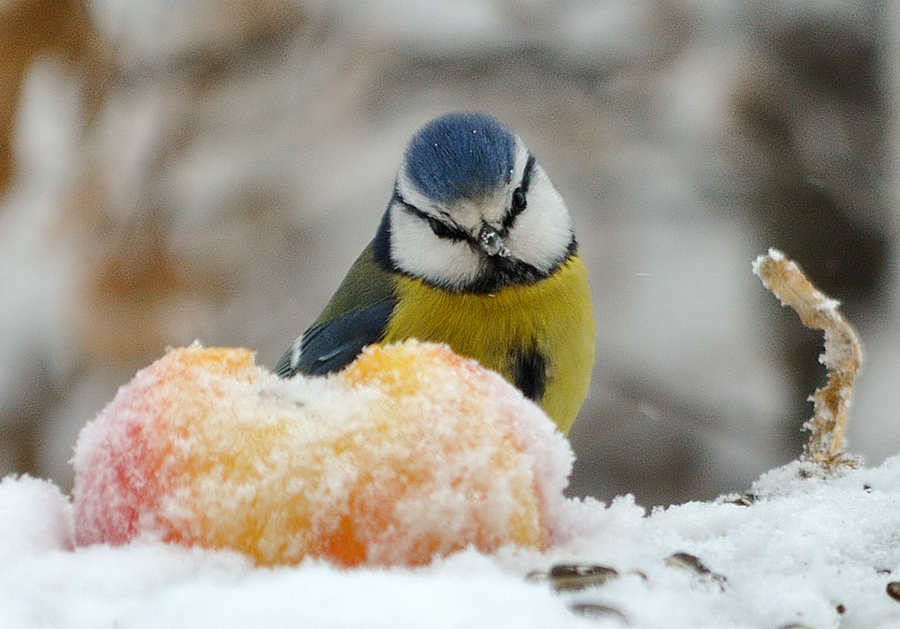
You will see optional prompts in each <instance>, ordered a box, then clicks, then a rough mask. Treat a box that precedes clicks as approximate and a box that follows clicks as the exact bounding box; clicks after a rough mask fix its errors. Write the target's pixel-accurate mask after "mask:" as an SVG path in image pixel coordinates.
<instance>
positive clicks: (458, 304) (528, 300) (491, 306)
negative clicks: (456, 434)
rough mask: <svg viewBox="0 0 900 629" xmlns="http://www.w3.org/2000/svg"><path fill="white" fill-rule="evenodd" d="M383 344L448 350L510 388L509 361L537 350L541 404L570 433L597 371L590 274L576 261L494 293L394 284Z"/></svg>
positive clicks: (405, 282) (404, 281)
mask: <svg viewBox="0 0 900 629" xmlns="http://www.w3.org/2000/svg"><path fill="white" fill-rule="evenodd" d="M396 290H397V297H398V302H397V306H396V308H395V309H394V312H393V314H392V315H391V319H390V321H389V322H388V327H387V332H386V335H385V338H384V340H383V342H384V343H390V342H394V341H401V340H404V339H407V338H417V339H419V340H422V341H431V342H437V343H447V344H448V345H450V347H451V348H452V349H453V351H455V352H456V353H457V354H461V355H463V356H468V357H470V358H474V359H476V360H477V361H478V362H480V363H481V364H482V365H484V366H485V367H488V368H490V369H493V370H494V371H497V372H499V373H500V374H502V375H503V376H504V377H505V378H506V379H507V380H509V381H510V382H514V380H515V378H514V374H513V364H512V360H513V358H512V357H513V356H514V355H516V353H517V352H519V353H521V352H523V351H524V352H531V351H536V352H537V353H539V354H540V356H541V357H542V358H543V360H544V361H545V363H544V364H545V365H546V383H545V387H544V390H543V395H542V396H541V397H540V399H539V400H538V402H539V403H540V404H541V406H542V407H543V409H544V411H545V412H546V413H547V414H548V415H549V416H550V418H551V419H553V421H554V422H556V424H557V426H558V427H559V429H560V430H561V431H562V432H563V433H567V432H568V430H569V428H570V427H571V425H572V423H573V422H574V421H575V417H576V415H577V414H578V411H579V409H580V408H581V404H582V402H583V401H584V398H585V395H587V390H588V385H589V383H590V377H591V370H592V368H593V364H594V316H593V309H592V306H591V294H590V287H589V284H588V276H587V269H586V268H585V266H584V263H583V262H582V261H581V259H580V258H579V257H578V256H577V255H573V256H571V257H570V258H569V259H568V260H567V261H566V262H565V263H564V264H563V265H562V266H561V267H560V268H559V269H558V270H557V271H556V272H554V273H553V274H552V275H550V276H549V277H547V278H546V279H543V280H540V281H538V282H535V283H532V284H525V285H522V286H510V287H507V288H503V289H501V290H499V291H497V292H496V293H493V294H472V293H455V292H450V291H446V290H442V289H439V288H435V287H433V286H430V285H428V284H426V283H424V282H422V281H421V280H417V279H412V278H408V277H401V278H399V279H398V285H397V289H396Z"/></svg>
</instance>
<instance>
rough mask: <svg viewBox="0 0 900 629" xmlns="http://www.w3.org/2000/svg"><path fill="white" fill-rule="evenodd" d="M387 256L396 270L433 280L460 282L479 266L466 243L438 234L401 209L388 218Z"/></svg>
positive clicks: (437, 281) (470, 279)
mask: <svg viewBox="0 0 900 629" xmlns="http://www.w3.org/2000/svg"><path fill="white" fill-rule="evenodd" d="M391 257H392V258H393V260H394V263H395V264H396V265H397V266H398V267H399V268H400V270H402V271H404V272H405V273H408V274H410V275H412V276H413V277H419V278H422V279H425V280H428V281H431V282H433V283H436V284H450V285H462V284H465V283H467V282H470V281H472V280H474V279H475V278H476V277H477V276H478V272H479V270H480V263H479V257H478V255H477V254H476V253H475V252H474V251H472V248H471V247H470V246H469V245H468V244H467V243H465V242H458V241H451V240H447V239H445V238H438V237H437V236H436V235H435V234H434V232H432V231H431V228H430V227H428V225H427V224H426V223H425V222H424V221H423V220H421V219H420V218H418V217H415V216H411V215H409V214H407V213H405V212H402V211H397V212H394V214H393V216H392V219H391Z"/></svg>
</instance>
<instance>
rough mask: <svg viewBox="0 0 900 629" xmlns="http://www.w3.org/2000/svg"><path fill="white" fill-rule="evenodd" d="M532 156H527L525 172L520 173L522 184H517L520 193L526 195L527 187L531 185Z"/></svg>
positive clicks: (533, 160)
mask: <svg viewBox="0 0 900 629" xmlns="http://www.w3.org/2000/svg"><path fill="white" fill-rule="evenodd" d="M534 162H535V159H534V155H532V154H531V153H529V154H528V161H527V162H525V171H524V172H523V173H522V183H520V184H519V188H521V189H522V192H524V193H525V194H528V186H530V185H531V174H532V173H533V172H534Z"/></svg>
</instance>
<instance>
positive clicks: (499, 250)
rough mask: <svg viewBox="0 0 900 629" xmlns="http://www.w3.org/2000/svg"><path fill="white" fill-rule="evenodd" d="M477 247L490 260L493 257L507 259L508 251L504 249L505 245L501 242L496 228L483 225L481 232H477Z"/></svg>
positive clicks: (501, 238) (501, 239)
mask: <svg viewBox="0 0 900 629" xmlns="http://www.w3.org/2000/svg"><path fill="white" fill-rule="evenodd" d="M478 245H479V246H480V247H481V249H482V250H483V251H484V252H485V253H486V254H488V255H489V256H491V257H492V258H493V257H494V256H500V257H501V258H508V257H509V249H507V248H506V243H504V242H503V236H501V235H500V232H499V231H497V229H496V228H494V227H492V226H491V225H488V224H487V223H483V224H482V226H481V231H480V232H478Z"/></svg>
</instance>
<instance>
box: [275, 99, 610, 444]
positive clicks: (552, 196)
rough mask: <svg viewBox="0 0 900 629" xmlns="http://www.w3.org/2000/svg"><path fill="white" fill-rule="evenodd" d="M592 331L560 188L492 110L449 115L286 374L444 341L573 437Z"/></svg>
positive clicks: (410, 164)
mask: <svg viewBox="0 0 900 629" xmlns="http://www.w3.org/2000/svg"><path fill="white" fill-rule="evenodd" d="M594 336H595V333H594V317H593V310H592V306H591V293H590V286H589V284H588V274H587V269H586V267H585V265H584V263H583V262H582V260H581V258H580V257H579V256H578V251H577V246H576V242H575V236H574V233H573V231H572V222H571V219H570V217H569V213H568V210H567V209H566V206H565V203H564V202H563V200H562V197H560V195H559V193H558V192H557V191H556V189H555V188H554V187H553V184H551V183H550V179H549V178H548V177H547V174H546V173H545V172H544V169H543V168H541V166H540V165H539V164H538V163H537V161H536V160H535V158H534V155H532V154H531V152H530V151H529V150H528V148H527V147H526V146H525V144H524V143H523V142H522V140H521V138H519V136H517V135H516V134H514V133H512V132H511V131H509V130H508V129H507V128H506V127H504V126H503V125H501V124H500V123H499V122H497V121H496V120H494V119H493V118H491V117H489V116H486V115H484V114H480V113H451V114H447V115H444V116H441V117H439V118H437V119H435V120H433V121H431V122H429V123H428V124H426V125H425V126H424V127H422V128H421V129H420V130H419V131H418V132H417V133H416V134H415V135H414V136H413V138H412V140H411V141H410V143H409V146H408V147H407V149H406V153H405V155H404V159H403V162H402V164H401V165H400V168H399V170H398V172H397V177H396V180H395V183H394V192H393V195H392V196H391V199H390V202H389V203H388V207H387V211H386V212H385V213H384V216H383V218H382V220H381V224H380V226H379V228H378V232H377V233H376V235H375V238H374V239H373V240H372V242H371V243H370V244H369V245H368V246H367V247H366V248H365V250H364V251H363V252H362V254H360V256H359V258H358V259H357V260H356V262H354V263H353V266H351V267H350V270H349V272H348V273H347V276H346V278H344V281H343V283H342V284H341V285H340V287H339V288H338V290H337V292H336V293H335V295H334V297H332V299H331V301H330V302H329V303H328V305H327V306H326V307H325V310H324V311H323V312H322V314H321V315H320V316H319V318H318V320H316V322H315V323H313V325H312V326H311V327H310V328H309V329H308V330H307V331H306V332H304V333H303V335H302V336H300V338H298V339H297V340H296V341H295V342H294V343H293V345H291V347H290V349H288V351H287V352H286V353H285V354H284V356H283V357H282V359H281V361H280V362H279V363H278V365H277V367H276V371H277V373H278V374H279V375H280V376H282V377H290V376H293V375H294V374H297V373H303V374H308V375H316V374H326V373H331V372H334V371H338V370H340V369H342V368H343V367H344V366H346V365H347V364H348V363H350V362H351V361H352V360H353V359H354V358H355V357H356V356H357V355H358V354H359V353H360V351H361V350H362V348H363V347H365V346H366V345H370V344H373V343H392V342H395V341H402V340H405V339H409V338H416V339H419V340H421V341H430V342H436V343H446V344H447V345H449V346H450V347H451V348H452V349H453V351H455V352H456V353H457V354H461V355H463V356H468V357H470V358H474V359H475V360H477V361H478V362H480V363H481V364H482V365H484V366H485V367H488V368H489V369H493V370H494V371H497V372H499V373H500V374H501V375H503V376H504V377H505V378H506V379H507V380H508V381H509V382H511V383H512V384H514V385H515V386H516V387H518V388H519V389H520V390H521V391H522V393H524V394H525V395H526V396H527V397H529V398H531V399H532V400H534V401H535V402H537V403H538V404H540V405H541V407H542V408H543V409H544V411H545V412H546V413H547V415H548V416H549V417H550V418H551V419H553V421H554V422H555V423H556V425H557V426H558V427H559V429H560V430H561V431H562V432H563V433H567V432H568V430H569V428H570V427H571V426H572V423H573V422H574V421H575V417H576V415H577V414H578V411H579V409H580V408H581V404H582V402H583V401H584V398H585V395H586V394H587V390H588V384H589V382H590V377H591V370H592V368H593V363H594Z"/></svg>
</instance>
